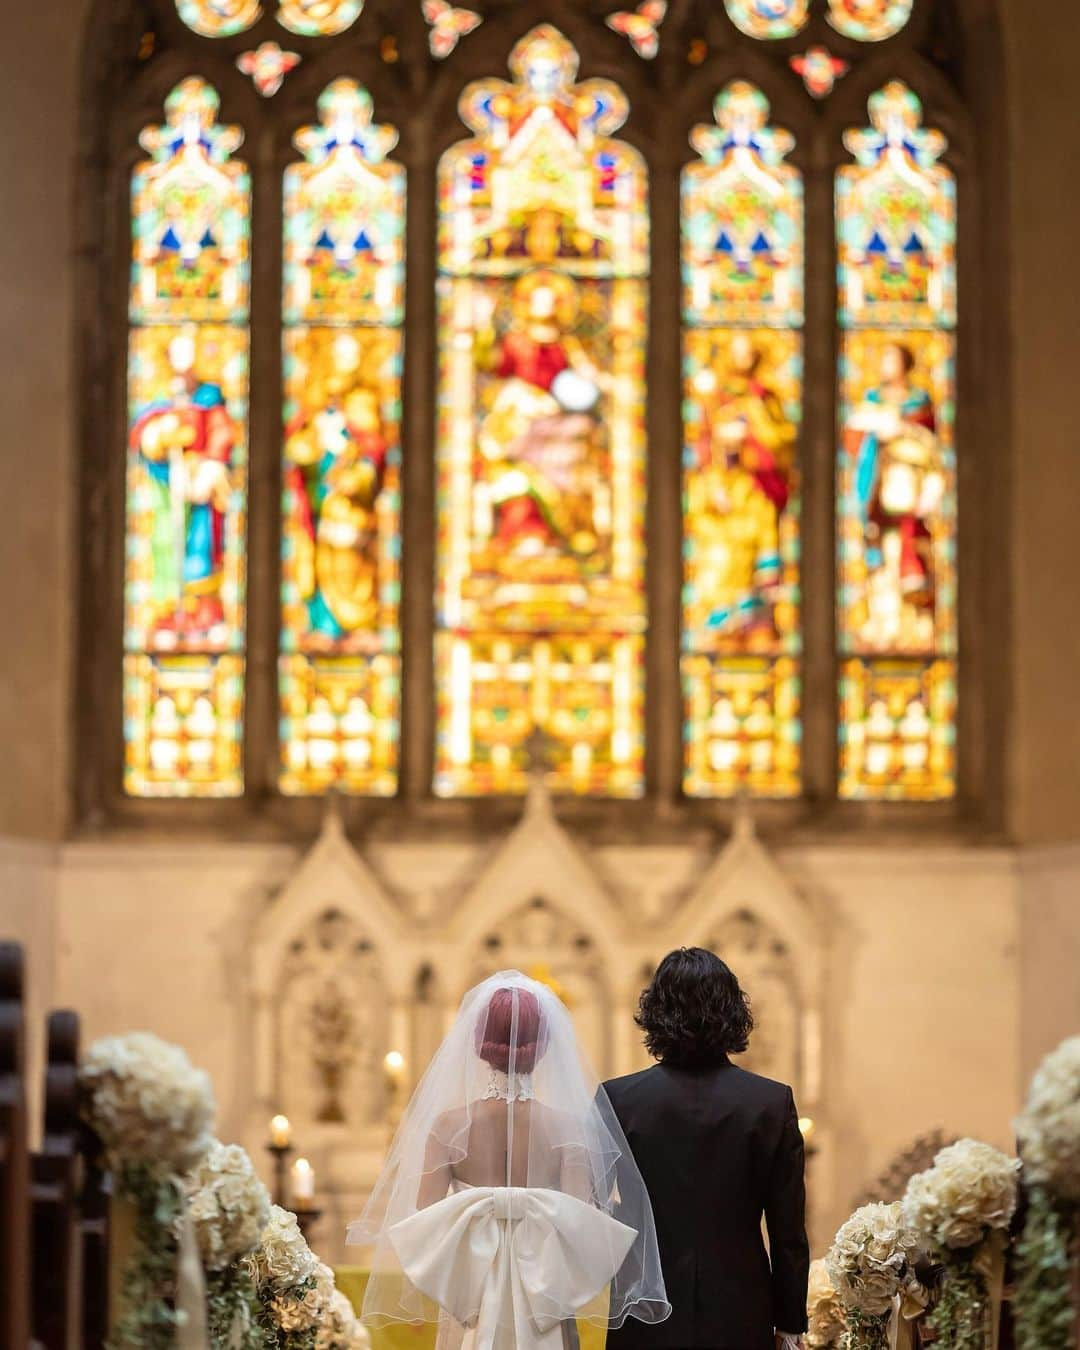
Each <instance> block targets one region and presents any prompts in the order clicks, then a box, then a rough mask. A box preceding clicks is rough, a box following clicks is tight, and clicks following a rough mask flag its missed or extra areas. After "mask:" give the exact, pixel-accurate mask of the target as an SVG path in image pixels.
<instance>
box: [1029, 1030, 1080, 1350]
mask: <svg viewBox="0 0 1080 1350" xmlns="http://www.w3.org/2000/svg"><path fill="white" fill-rule="evenodd" d="M1016 1132H1017V1137H1018V1138H1019V1140H1020V1154H1021V1157H1022V1158H1023V1161H1024V1180H1025V1183H1026V1185H1027V1188H1028V1208H1027V1214H1026V1216H1025V1220H1024V1232H1023V1236H1022V1237H1021V1239H1020V1242H1019V1244H1018V1245H1017V1250H1016V1268H1017V1288H1016V1297H1015V1299H1014V1302H1013V1307H1014V1312H1015V1322H1016V1343H1017V1346H1018V1350H1071V1347H1072V1346H1073V1345H1074V1344H1075V1342H1076V1337H1077V1321H1078V1318H1080V1310H1078V1309H1077V1308H1076V1307H1075V1306H1074V1300H1073V1291H1074V1289H1075V1288H1076V1281H1077V1273H1078V1272H1077V1264H1078V1260H1080V1254H1078V1251H1077V1246H1078V1243H1080V1036H1073V1037H1071V1038H1070V1039H1069V1040H1067V1041H1065V1042H1063V1043H1062V1044H1061V1045H1060V1046H1058V1048H1057V1049H1056V1050H1055V1051H1053V1053H1052V1054H1050V1055H1048V1056H1047V1057H1046V1059H1044V1060H1043V1062H1042V1064H1041V1065H1040V1066H1039V1069H1038V1071H1037V1072H1036V1074H1035V1077H1034V1078H1033V1079H1032V1083H1031V1088H1030V1089H1029V1092H1028V1099H1027V1103H1026V1105H1025V1107H1024V1112H1023V1114H1022V1115H1021V1116H1020V1118H1019V1120H1017V1122H1016Z"/></svg>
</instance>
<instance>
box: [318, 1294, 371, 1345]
mask: <svg viewBox="0 0 1080 1350" xmlns="http://www.w3.org/2000/svg"><path fill="white" fill-rule="evenodd" d="M370 1346H371V1337H370V1336H369V1335H368V1331H367V1327H365V1326H364V1325H363V1323H362V1322H361V1321H360V1319H359V1318H358V1317H357V1316H356V1313H355V1312H354V1311H353V1306H352V1304H351V1303H350V1302H349V1300H348V1299H347V1298H346V1297H345V1295H344V1294H343V1293H342V1292H341V1290H340V1289H335V1290H334V1293H333V1297H332V1298H331V1299H330V1307H329V1309H328V1310H327V1313H326V1315H325V1316H324V1318H323V1322H322V1325H321V1326H320V1327H319V1331H318V1334H317V1336H316V1337H315V1350H369V1348H370Z"/></svg>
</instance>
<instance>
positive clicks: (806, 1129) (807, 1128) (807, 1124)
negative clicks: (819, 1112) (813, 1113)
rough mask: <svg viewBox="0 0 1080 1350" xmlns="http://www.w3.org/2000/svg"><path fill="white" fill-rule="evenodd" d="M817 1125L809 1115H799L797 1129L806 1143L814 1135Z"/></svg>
mask: <svg viewBox="0 0 1080 1350" xmlns="http://www.w3.org/2000/svg"><path fill="white" fill-rule="evenodd" d="M816 1128H817V1127H816V1126H815V1124H814V1122H813V1121H812V1120H811V1119H810V1117H809V1116H800V1117H799V1131H800V1133H801V1134H802V1137H803V1139H804V1141H805V1142H806V1143H809V1142H810V1141H811V1139H813V1137H814V1130H815V1129H816Z"/></svg>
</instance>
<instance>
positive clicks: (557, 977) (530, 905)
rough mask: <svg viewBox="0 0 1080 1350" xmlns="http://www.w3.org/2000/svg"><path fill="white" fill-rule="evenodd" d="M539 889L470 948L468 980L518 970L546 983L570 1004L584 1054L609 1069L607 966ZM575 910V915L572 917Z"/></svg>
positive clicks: (581, 931) (572, 921)
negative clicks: (502, 971)
mask: <svg viewBox="0 0 1080 1350" xmlns="http://www.w3.org/2000/svg"><path fill="white" fill-rule="evenodd" d="M537 892H538V893H537V894H535V895H534V896H533V897H532V898H531V899H530V900H527V901H525V902H524V903H523V904H519V905H518V906H517V907H516V908H515V909H514V910H512V911H510V912H509V913H507V914H505V915H504V916H503V917H502V918H501V919H500V920H499V921H498V923H497V925H494V926H493V927H492V928H491V929H490V931H489V932H488V933H487V934H486V935H485V936H484V937H483V938H482V940H481V941H480V942H479V943H478V944H477V945H476V946H475V947H474V948H473V949H472V950H471V951H470V953H469V956H468V966H467V970H468V972H469V981H468V982H469V984H476V983H478V982H479V981H480V980H483V979H486V978H487V977H488V976H490V975H493V974H496V973H497V972H498V971H500V970H521V971H523V972H524V973H525V974H526V975H529V976H531V977H532V978H533V979H537V980H540V981H541V982H542V983H544V984H548V985H550V986H551V988H552V989H554V990H555V992H556V993H557V994H558V995H559V997H560V998H561V999H562V1000H563V1002H564V1003H565V1004H566V1005H567V1007H568V1008H569V1009H570V1012H571V1014H572V1015H573V1018H574V1023H575V1026H576V1028H577V1033H578V1035H579V1036H580V1038H581V1042H582V1045H583V1046H584V1048H585V1053H586V1057H587V1059H588V1060H589V1062H590V1063H591V1064H592V1065H594V1066H595V1067H596V1068H597V1069H598V1070H600V1071H602V1072H605V1073H606V1072H607V1070H608V1066H609V1065H610V1064H611V1061H612V1043H611V1039H612V1037H611V1032H612V997H611V987H610V981H609V979H608V972H607V965H606V962H605V960H604V957H603V954H602V952H601V951H600V950H599V948H598V946H597V943H596V941H595V939H594V938H593V936H592V935H591V934H590V933H589V932H588V931H587V930H586V929H585V928H584V926H582V924H581V923H580V922H579V921H578V918H577V914H576V910H574V911H570V912H568V911H567V910H564V909H563V908H562V907H561V906H559V905H558V904H556V903H553V902H552V901H551V900H549V899H548V898H547V897H546V892H545V891H544V889H543V883H542V882H540V883H539V884H538V886H537ZM571 915H573V917H572V916H571Z"/></svg>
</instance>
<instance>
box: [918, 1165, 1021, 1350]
mask: <svg viewBox="0 0 1080 1350" xmlns="http://www.w3.org/2000/svg"><path fill="white" fill-rule="evenodd" d="M1019 1167H1020V1164H1019V1162H1018V1161H1017V1160H1016V1159H1014V1158H1009V1157H1008V1156H1006V1154H1004V1153H1002V1152H1000V1151H999V1150H998V1149H996V1148H991V1146H990V1145H989V1144H983V1143H980V1142H979V1141H978V1140H976V1139H961V1140H960V1141H959V1142H958V1143H956V1144H951V1145H950V1146H949V1147H948V1148H944V1149H942V1150H941V1152H940V1153H939V1154H938V1155H937V1157H936V1158H935V1160H934V1165H933V1167H931V1168H930V1169H929V1170H928V1171H926V1172H920V1173H918V1175H916V1176H914V1177H912V1179H911V1181H910V1182H909V1183H908V1188H907V1193H906V1194H905V1196H904V1200H903V1210H904V1217H905V1219H906V1221H907V1222H908V1223H909V1224H910V1225H911V1226H912V1227H913V1228H914V1229H916V1230H917V1231H918V1232H919V1233H921V1234H922V1235H923V1238H924V1239H925V1241H926V1243H927V1244H928V1246H929V1247H930V1248H931V1250H932V1251H933V1254H934V1256H935V1258H936V1259H937V1260H939V1261H940V1262H941V1264H942V1266H943V1275H942V1284H941V1292H940V1295H939V1297H938V1300H937V1302H936V1304H935V1306H934V1309H933V1311H932V1312H931V1314H930V1316H929V1318H928V1319H927V1328H928V1330H931V1331H933V1332H934V1333H936V1335H937V1338H938V1339H939V1340H940V1341H941V1342H942V1344H944V1345H947V1346H949V1347H950V1350H983V1347H984V1346H985V1345H986V1344H987V1341H988V1338H989V1330H990V1318H991V1316H992V1314H993V1303H994V1295H995V1289H994V1286H995V1285H996V1284H997V1283H999V1282H1000V1277H1001V1273H1002V1270H1003V1259H1004V1249H1005V1243H1006V1234H1007V1232H1008V1228H1009V1225H1010V1223H1011V1222H1012V1217H1013V1214H1014V1213H1015V1211H1016V1203H1017V1189H1018V1188H1017V1172H1018V1171H1019Z"/></svg>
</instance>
